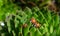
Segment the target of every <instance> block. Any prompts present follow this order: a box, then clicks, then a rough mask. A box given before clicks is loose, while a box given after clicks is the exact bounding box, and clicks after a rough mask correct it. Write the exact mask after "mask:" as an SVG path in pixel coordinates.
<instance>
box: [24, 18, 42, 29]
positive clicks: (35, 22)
mask: <svg viewBox="0 0 60 36" xmlns="http://www.w3.org/2000/svg"><path fill="white" fill-rule="evenodd" d="M31 23H32V25H33V26H34V27H36V28H39V27H40V26H41V24H39V23H38V22H37V21H36V19H35V18H31ZM23 27H27V24H23Z"/></svg>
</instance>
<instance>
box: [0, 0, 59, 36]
mask: <svg viewBox="0 0 60 36" xmlns="http://www.w3.org/2000/svg"><path fill="white" fill-rule="evenodd" d="M1 1H2V2H1ZM30 1H32V0H30ZM38 1H39V0H36V1H32V2H35V4H37V5H38ZM45 1H46V2H48V1H49V0H45ZM43 3H45V2H43ZM43 3H41V4H39V5H41V6H43V5H45V4H47V3H45V4H43ZM20 4H22V3H21V2H20ZM20 4H19V5H20ZM26 5H27V4H26ZM24 7H25V8H24V9H22V7H21V6H17V5H16V4H15V3H13V1H12V0H9V1H8V0H5V1H3V0H0V8H1V9H0V36H60V19H59V15H58V13H55V12H54V11H51V10H49V9H48V7H41V9H40V8H39V7H38V6H35V7H32V8H29V7H28V5H27V6H24ZM31 18H35V20H36V21H37V22H38V23H39V24H40V26H39V27H36V25H34V24H33V23H32V22H31ZM2 23H3V24H4V25H1V24H2Z"/></svg>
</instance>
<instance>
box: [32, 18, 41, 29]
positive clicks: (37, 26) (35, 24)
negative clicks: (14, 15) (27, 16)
mask: <svg viewBox="0 0 60 36" xmlns="http://www.w3.org/2000/svg"><path fill="white" fill-rule="evenodd" d="M31 22H32V24H33V25H34V26H35V27H36V28H39V27H40V24H39V23H38V22H37V21H36V20H35V18H32V19H31Z"/></svg>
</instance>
